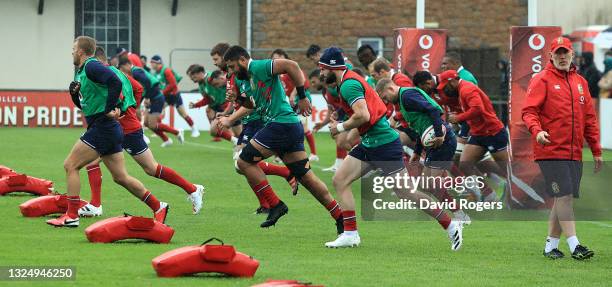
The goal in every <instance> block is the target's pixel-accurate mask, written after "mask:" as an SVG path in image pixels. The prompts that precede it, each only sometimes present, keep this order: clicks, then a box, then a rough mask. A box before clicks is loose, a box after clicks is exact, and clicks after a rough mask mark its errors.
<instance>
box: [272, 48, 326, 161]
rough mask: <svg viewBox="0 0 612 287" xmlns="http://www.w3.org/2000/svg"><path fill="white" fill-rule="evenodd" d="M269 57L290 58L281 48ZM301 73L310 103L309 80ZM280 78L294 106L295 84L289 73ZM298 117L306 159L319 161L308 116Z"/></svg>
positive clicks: (295, 98) (295, 99) (295, 102)
mask: <svg viewBox="0 0 612 287" xmlns="http://www.w3.org/2000/svg"><path fill="white" fill-rule="evenodd" d="M270 58H272V60H276V59H287V60H290V59H289V55H287V53H286V52H285V51H284V50H283V49H276V50H274V51H273V52H272V55H271V57H270ZM302 74H303V75H304V78H305V79H306V81H305V82H304V89H305V93H306V97H307V98H308V100H309V101H310V102H311V103H312V97H311V96H310V90H309V88H310V81H309V80H308V78H307V77H306V73H304V71H302ZM280 79H281V81H282V82H283V87H284V89H285V94H286V95H287V96H288V97H289V104H291V106H292V107H294V108H295V107H296V106H297V103H298V98H297V96H296V95H297V90H296V89H295V85H294V84H293V81H291V77H289V75H287V74H282V75H281V76H280ZM298 117H299V118H300V122H302V127H303V128H304V137H306V141H307V142H308V147H309V148H310V156H309V157H308V160H309V161H319V157H318V156H317V147H316V143H315V138H314V135H313V134H312V131H310V127H309V126H308V117H305V116H302V115H298Z"/></svg>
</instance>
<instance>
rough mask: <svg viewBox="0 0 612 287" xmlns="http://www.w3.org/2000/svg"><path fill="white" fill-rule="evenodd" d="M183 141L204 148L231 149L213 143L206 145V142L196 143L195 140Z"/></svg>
mask: <svg viewBox="0 0 612 287" xmlns="http://www.w3.org/2000/svg"><path fill="white" fill-rule="evenodd" d="M185 143H186V144H189V145H194V146H201V147H205V148H209V149H217V150H225V151H233V150H232V149H231V148H226V147H219V146H214V145H208V144H202V143H196V142H188V141H185Z"/></svg>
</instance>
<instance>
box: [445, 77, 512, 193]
mask: <svg viewBox="0 0 612 287" xmlns="http://www.w3.org/2000/svg"><path fill="white" fill-rule="evenodd" d="M438 77H439V81H440V83H439V84H438V87H437V89H438V91H443V92H444V94H445V95H446V96H447V97H451V98H456V99H458V101H459V105H460V106H461V110H462V112H461V113H458V114H457V113H450V114H449V115H448V118H447V120H448V122H449V123H453V124H457V123H460V122H466V123H467V124H468V126H469V129H470V132H469V135H470V136H469V137H468V139H467V143H466V145H465V146H464V148H463V151H462V152H461V157H460V159H459V169H461V171H462V172H463V173H465V174H466V175H477V174H478V171H477V170H476V169H475V165H476V164H477V163H478V162H479V161H480V160H481V159H482V158H483V156H484V155H485V154H486V153H487V152H490V153H491V156H492V157H493V159H495V163H497V165H498V167H499V172H500V173H501V175H502V176H503V177H506V164H507V163H508V149H507V148H508V131H507V130H506V128H505V127H504V124H503V123H502V122H501V121H500V120H499V119H498V118H497V115H496V114H495V110H494V109H493V104H491V100H490V99H489V97H488V96H487V95H486V94H485V93H484V92H483V91H482V90H481V89H480V88H478V86H476V85H474V84H473V83H471V82H468V81H465V80H463V79H461V78H459V75H458V74H457V72H456V71H455V70H446V71H444V72H442V73H441V74H440V75H439V76H438ZM482 197H483V200H484V201H497V195H496V193H495V192H494V191H493V190H492V189H491V188H490V187H489V186H487V185H486V184H485V187H484V188H482Z"/></svg>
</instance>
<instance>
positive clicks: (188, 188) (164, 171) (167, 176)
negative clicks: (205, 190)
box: [155, 164, 196, 194]
mask: <svg viewBox="0 0 612 287" xmlns="http://www.w3.org/2000/svg"><path fill="white" fill-rule="evenodd" d="M155 177H157V178H161V179H163V180H165V181H166V182H169V183H172V184H174V185H176V186H180V187H181V188H182V189H183V190H184V191H185V192H187V193H188V194H192V193H193V192H195V191H196V187H195V185H193V183H191V182H189V181H187V180H186V179H184V178H183V177H182V176H181V175H179V174H178V173H176V171H174V170H173V169H171V168H169V167H167V166H163V165H161V164H158V165H157V169H156V170H155Z"/></svg>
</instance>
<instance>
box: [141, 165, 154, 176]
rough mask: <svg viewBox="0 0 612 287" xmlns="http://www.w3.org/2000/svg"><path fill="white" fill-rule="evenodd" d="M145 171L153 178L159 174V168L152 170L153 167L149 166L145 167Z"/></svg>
mask: <svg viewBox="0 0 612 287" xmlns="http://www.w3.org/2000/svg"><path fill="white" fill-rule="evenodd" d="M143 170H144V172H145V173H146V174H147V175H149V176H153V177H155V174H156V173H157V167H153V168H152V167H149V166H147V167H144V168H143Z"/></svg>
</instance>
